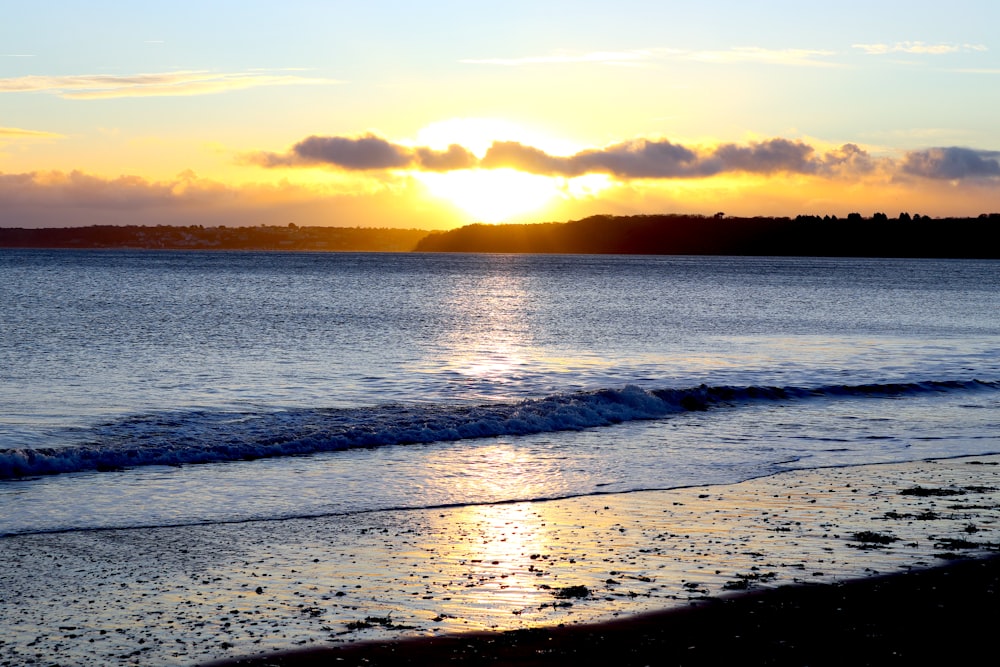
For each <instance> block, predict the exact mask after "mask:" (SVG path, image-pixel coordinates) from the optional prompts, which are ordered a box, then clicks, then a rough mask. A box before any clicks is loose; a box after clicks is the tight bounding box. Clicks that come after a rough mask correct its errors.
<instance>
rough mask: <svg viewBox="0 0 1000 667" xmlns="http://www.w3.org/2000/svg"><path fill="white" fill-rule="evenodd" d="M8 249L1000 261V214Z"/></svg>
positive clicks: (361, 232)
mask: <svg viewBox="0 0 1000 667" xmlns="http://www.w3.org/2000/svg"><path fill="white" fill-rule="evenodd" d="M0 248H75V249H99V248H104V249H108V248H123V249H125V248H127V249H158V250H247V251H285V252H411V251H417V252H477V253H538V254H649V255H751V256H808V257H913V258H919V257H925V258H976V259H997V258H1000V214H997V213H990V214H983V215H980V216H978V217H975V218H930V217H927V216H920V215H919V214H917V215H914V216H910V215H909V214H905V213H904V214H900V215H899V216H898V217H896V218H889V217H888V216H886V215H884V214H875V215H873V216H871V217H869V218H865V217H862V216H861V215H860V214H851V215H850V216H848V217H846V218H837V217H836V216H823V217H820V216H801V215H800V216H797V217H795V218H783V217H752V218H747V217H726V216H724V215H723V214H717V215H714V216H711V217H707V216H698V215H676V214H669V215H634V216H609V215H599V216H592V217H589V218H584V219H582V220H574V221H570V222H548V223H538V224H496V225H486V224H473V225H466V226H464V227H459V228H457V229H452V230H449V231H446V232H429V231H426V230H420V229H399V228H367V227H317V226H313V227H299V226H297V225H294V224H290V225H288V226H286V227H277V226H270V227H202V226H188V227H170V226H156V227H145V226H142V225H127V226H112V225H103V226H90V227H59V228H45V229H21V228H0Z"/></svg>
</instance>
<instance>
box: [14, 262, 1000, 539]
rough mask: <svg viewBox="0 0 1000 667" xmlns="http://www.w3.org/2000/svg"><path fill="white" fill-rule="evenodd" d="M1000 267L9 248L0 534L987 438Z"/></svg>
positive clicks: (488, 493)
mask: <svg viewBox="0 0 1000 667" xmlns="http://www.w3.org/2000/svg"><path fill="white" fill-rule="evenodd" d="M996 267H997V265H996V263H995V262H988V261H987V262H979V261H952V260H948V261H938V260H865V259H861V260H858V259H850V260H846V259H844V260H839V259H808V258H806V259H801V258H799V259H796V258H725V257H712V258H704V257H682V258H672V257H603V256H601V257H591V256H584V257H575V256H571V257H563V256H556V257H552V256H506V255H415V254H409V255H377V254H281V253H273V254H261V253H172V252H101V251H92V252H73V251H5V252H4V253H3V254H0V314H2V317H0V326H2V327H3V331H2V334H3V335H2V337H0V374H2V383H0V473H3V474H4V475H5V476H7V477H8V479H6V480H3V481H0V534H4V533H23V532H37V531H49V530H67V529H83V528H93V527H121V526H155V525H172V524H186V523H204V522H219V521H233V520H241V519H246V518H278V517H296V516H313V515H321V514H328V513H345V512H356V511H362V510H364V511H369V510H378V509H387V508H400V507H431V506H438V505H462V504H468V503H479V502H490V501H497V500H513V499H521V500H527V499H536V498H553V497H566V496H575V495H582V494H583V495H585V494H591V493H605V492H610V491H627V490H635V489H652V488H672V487H677V486H686V485H701V484H714V483H728V482H735V481H739V480H744V479H750V478H753V477H757V476H761V475H768V474H772V473H774V472H776V471H779V470H782V469H786V468H788V467H822V466H840V465H850V464H858V463H866V462H885V461H905V460H916V459H921V458H927V457H945V456H957V455H962V454H979V453H987V452H997V451H1000V436H998V435H997V434H998V433H1000V429H998V428H997V426H998V422H1000V418H998V414H1000V411H998V410H997V408H998V407H1000V390H998V385H997V382H998V381H1000V323H998V319H997V316H996V313H997V312H1000V272H998V271H997V270H996ZM977 380H978V381H977ZM703 385H704V386H703ZM702 408H706V409H704V410H703V409H702ZM246 459H254V460H246ZM195 463H200V464H201V465H193V464H195ZM53 472H54V473H57V474H47V473H53ZM42 473H45V474H42Z"/></svg>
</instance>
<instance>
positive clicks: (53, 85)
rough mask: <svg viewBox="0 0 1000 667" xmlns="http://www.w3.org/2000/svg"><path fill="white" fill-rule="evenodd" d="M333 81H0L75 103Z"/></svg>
mask: <svg viewBox="0 0 1000 667" xmlns="http://www.w3.org/2000/svg"><path fill="white" fill-rule="evenodd" d="M336 83H341V82H340V81H336V80H333V79H324V78H314V77H303V76H298V75H289V74H275V73H266V72H256V71H255V72H209V71H200V70H182V71H175V72H160V73H152V74H127V75H117V74H78V75H69V76H22V77H12V78H5V79H0V93H24V92H44V93H52V94H55V95H59V96H60V97H63V98H66V99H73V100H96V99H110V98H117V97H172V96H185V95H209V94H213V93H223V92H228V91H231V90H242V89H246V88H258V87H261V86H292V85H296V86H298V85H329V84H336Z"/></svg>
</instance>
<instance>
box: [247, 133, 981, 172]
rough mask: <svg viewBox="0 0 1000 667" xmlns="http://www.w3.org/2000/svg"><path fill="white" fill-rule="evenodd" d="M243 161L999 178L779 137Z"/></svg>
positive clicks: (376, 147) (968, 157)
mask: <svg viewBox="0 0 1000 667" xmlns="http://www.w3.org/2000/svg"><path fill="white" fill-rule="evenodd" d="M244 159H245V161H247V162H249V163H252V164H256V165H259V166H263V167H308V166H318V165H327V166H333V167H338V168H340V169H345V170H349V171H372V170H385V169H407V168H409V169H420V170H425V171H438V172H444V171H454V170H459V169H475V168H480V169H502V168H509V169H517V170H519V171H523V172H527V173H531V174H541V175H545V176H562V177H566V178H572V177H575V176H582V175H584V174H608V175H610V176H613V177H615V178H617V179H620V180H629V179H671V178H707V177H710V176H716V175H719V174H727V173H734V174H740V173H742V174H761V175H771V174H778V173H785V174H806V175H815V176H831V177H832V176H859V175H862V174H867V173H871V172H873V171H874V170H875V169H876V168H878V169H886V170H890V171H891V170H898V171H901V172H903V173H906V174H910V175H914V176H921V177H924V178H936V179H946V180H955V179H963V178H993V177H998V176H1000V153H996V152H989V151H977V150H973V149H970V148H958V147H950V148H931V149H927V150H923V151H914V152H911V153H908V154H907V155H906V156H905V158H904V159H903V160H901V161H899V162H896V163H894V162H893V161H892V160H889V159H887V158H878V159H876V158H873V157H872V156H871V155H870V154H869V153H868V152H867V151H866V150H864V149H863V148H861V147H859V146H857V145H856V144H844V145H842V146H840V147H839V148H834V149H831V150H827V151H825V152H824V151H821V150H819V149H817V148H816V147H815V146H812V145H810V144H808V143H806V142H804V141H801V140H791V139H784V138H781V137H778V138H774V139H767V140H764V141H757V142H749V143H745V144H736V143H726V144H720V145H718V146H714V147H711V148H700V147H696V148H689V147H687V146H683V145H681V144H677V143H673V142H671V141H668V140H665V139H663V140H650V139H638V140H636V141H629V142H624V143H619V144H613V145H610V146H605V147H604V148H597V149H589V150H585V151H580V152H579V153H575V154H573V155H568V156H561V155H550V154H549V153H546V152H545V151H544V150H542V149H540V148H536V147H534V146H528V145H526V144H522V143H519V142H516V141H497V142H494V143H493V145H492V146H490V148H489V150H488V151H487V152H486V155H485V156H484V157H483V158H482V159H481V160H480V159H478V158H477V157H476V156H475V155H473V154H472V153H471V152H470V151H469V150H468V149H467V148H464V147H463V146H459V145H457V144H452V145H451V146H449V147H448V148H447V150H444V151H437V150H434V149H432V148H428V147H424V146H421V147H416V148H411V147H408V146H403V145H400V144H395V143H392V142H390V141H387V140H385V139H383V138H381V137H377V136H375V135H372V134H369V135H365V136H363V137H355V138H351V137H322V136H311V137H307V138H306V139H303V140H302V141H300V142H299V143H297V144H295V145H294V146H293V147H292V148H291V150H289V151H288V152H287V153H284V154H278V153H266V152H261V153H255V154H253V155H250V156H246V157H245V158H244Z"/></svg>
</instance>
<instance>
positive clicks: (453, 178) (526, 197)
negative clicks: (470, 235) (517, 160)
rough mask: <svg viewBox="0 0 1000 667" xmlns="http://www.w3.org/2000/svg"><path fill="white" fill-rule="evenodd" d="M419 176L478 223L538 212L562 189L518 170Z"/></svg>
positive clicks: (433, 189) (465, 171) (427, 173)
mask: <svg viewBox="0 0 1000 667" xmlns="http://www.w3.org/2000/svg"><path fill="white" fill-rule="evenodd" d="M416 177H417V178H418V179H420V181H421V182H423V183H424V185H425V186H426V187H427V190H428V191H429V192H430V193H431V194H432V195H434V196H435V197H440V198H442V199H447V200H448V201H450V202H451V203H452V204H454V205H455V206H457V207H459V208H460V209H462V210H463V211H465V212H466V213H468V214H469V215H470V216H471V217H472V218H473V219H474V220H475V221H476V222H491V223H494V222H501V221H504V220H507V219H510V218H513V217H516V216H518V215H521V214H524V213H530V212H531V211H537V210H539V209H541V208H542V207H543V206H545V205H546V204H547V203H548V202H549V201H551V200H552V199H553V198H555V197H558V196H560V192H561V191H560V188H559V184H558V182H557V181H556V180H555V179H552V178H549V177H548V176H538V175H536V174H526V173H524V172H520V171H516V170H514V169H467V170H463V171H452V172H448V173H433V172H422V173H419V174H417V175H416Z"/></svg>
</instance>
